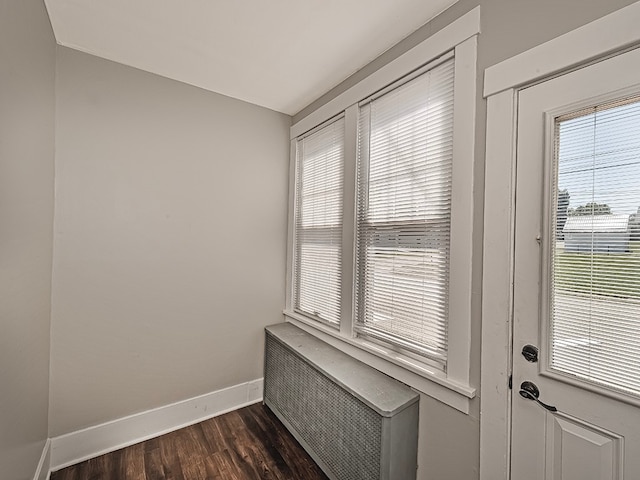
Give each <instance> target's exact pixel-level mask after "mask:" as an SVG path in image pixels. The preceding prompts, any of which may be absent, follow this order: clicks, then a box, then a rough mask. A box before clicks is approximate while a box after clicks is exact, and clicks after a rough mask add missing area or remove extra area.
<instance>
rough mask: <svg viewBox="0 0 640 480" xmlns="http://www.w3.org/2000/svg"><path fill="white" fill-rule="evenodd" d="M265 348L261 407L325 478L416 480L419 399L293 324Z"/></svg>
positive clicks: (273, 330) (273, 334)
mask: <svg viewBox="0 0 640 480" xmlns="http://www.w3.org/2000/svg"><path fill="white" fill-rule="evenodd" d="M265 341H266V346H265V376H264V377H265V381H264V402H265V404H266V405H267V406H268V407H269V408H270V409H271V410H272V411H273V412H274V413H275V414H276V416H277V417H278V418H279V419H280V420H281V421H282V423H283V424H284V425H285V426H286V427H287V428H288V429H289V431H291V433H292V434H293V435H294V436H295V437H296V439H297V440H298V441H299V442H300V444H301V445H302V446H303V447H304V448H305V450H306V451H307V452H308V453H309V454H310V455H311V456H312V457H313V459H314V460H315V461H316V463H317V464H318V465H319V466H320V468H322V470H323V471H324V472H325V473H326V474H327V476H328V477H329V478H331V479H332V480H400V479H402V480H412V479H415V478H416V466H417V443H418V405H419V395H418V394H417V393H415V392H414V391H412V390H411V389H410V388H408V387H407V386H406V385H404V384H402V383H400V382H397V381H396V380H393V379H392V378H390V377H388V376H386V375H384V374H382V373H380V372H379V371H377V370H374V369H373V368H371V367H369V366H367V365H365V364H363V363H362V362H360V361H358V360H355V359H354V358H352V357H350V356H348V355H346V354H344V353H343V352H341V351H339V350H337V349H336V348H334V347H332V346H330V345H328V344H326V343H325V342H322V341H321V340H319V339H317V338H316V337H314V336H312V335H310V334H309V333H307V332H305V331H304V330H301V329H300V328H298V327H296V326H294V325H292V324H290V323H282V324H278V325H273V326H270V327H267V328H266V340H265Z"/></svg>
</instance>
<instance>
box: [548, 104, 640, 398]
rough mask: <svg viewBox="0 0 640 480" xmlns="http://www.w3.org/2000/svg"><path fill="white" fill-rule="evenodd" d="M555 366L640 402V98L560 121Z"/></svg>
mask: <svg viewBox="0 0 640 480" xmlns="http://www.w3.org/2000/svg"><path fill="white" fill-rule="evenodd" d="M555 142H556V154H555V156H556V158H555V165H556V166H555V169H556V182H557V183H556V185H555V188H554V190H553V192H554V196H555V202H554V205H555V208H554V211H555V215H554V218H553V222H554V225H555V231H556V238H555V241H554V242H552V243H553V252H552V270H551V271H552V282H551V325H550V343H551V356H550V367H551V368H552V369H555V370H558V371H560V372H562V373H565V374H567V375H570V376H573V377H575V378H577V379H579V380H582V381H586V382H590V383H594V384H597V385H600V386H604V387H607V388H610V389H614V390H618V391H621V392H624V393H628V394H632V395H636V396H640V361H639V359H640V236H639V235H640V215H639V214H640V97H636V98H631V99H625V100H622V101H618V102H613V103H608V104H605V105H600V106H597V107H594V108H589V109H585V110H582V111H580V112H576V113H573V114H571V115H566V116H563V117H559V118H557V119H556V124H555Z"/></svg>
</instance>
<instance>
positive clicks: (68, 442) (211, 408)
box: [36, 378, 263, 480]
mask: <svg viewBox="0 0 640 480" xmlns="http://www.w3.org/2000/svg"><path fill="white" fill-rule="evenodd" d="M262 382H263V381H262V379H261V378H259V379H257V380H252V381H250V382H245V383H241V384H239V385H234V386H233V387H229V388H224V389H222V390H217V391H215V392H211V393H206V394H204V395H200V396H198V397H194V398H190V399H188V400H183V401H180V402H176V403H173V404H171V405H166V406H163V407H159V408H154V409H152V410H147V411H146V412H141V413H136V414H135V415H130V416H127V417H123V418H119V419H117V420H112V421H110V422H107V423H103V424H101V425H96V426H93V427H89V428H85V429H83V430H78V431H76V432H71V433H67V434H65V435H61V436H59V437H54V438H52V439H51V449H50V450H51V462H50V463H51V468H50V470H51V471H56V470H60V469H61V468H65V467H68V466H69V465H74V464H76V463H79V462H82V461H84V460H88V459H89V458H94V457H97V456H99V455H103V454H105V453H109V452H113V451H115V450H118V449H120V448H123V447H127V446H129V445H133V444H136V443H139V442H142V441H144V440H148V439H150V438H153V437H157V436H159V435H164V434H165V433H169V432H172V431H174V430H178V429H180V428H183V427H186V426H189V425H193V424H194V423H198V422H201V421H203V420H206V419H208V418H212V417H215V416H217V415H221V414H223V413H227V412H230V411H233V410H236V409H238V408H242V407H245V406H247V405H251V404H253V403H256V402H259V401H260V400H262V384H263V383H262ZM47 443H48V442H47ZM36 480H41V479H39V478H38V479H36Z"/></svg>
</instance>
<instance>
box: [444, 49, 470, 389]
mask: <svg viewBox="0 0 640 480" xmlns="http://www.w3.org/2000/svg"><path fill="white" fill-rule="evenodd" d="M476 44H477V38H476V37H471V38H469V39H468V40H466V41H464V42H463V43H461V44H460V45H458V46H457V47H456V53H455V75H454V107H453V109H454V110H453V111H454V113H453V171H452V186H451V188H452V192H453V193H452V197H451V237H450V238H451V247H450V251H449V255H450V257H449V258H450V262H449V263H450V266H449V275H450V276H449V285H450V289H451V290H450V292H449V319H448V329H449V331H448V337H449V339H450V340H451V341H449V343H448V361H447V376H448V377H449V378H451V379H452V380H455V381H457V382H461V383H464V384H468V383H469V373H470V372H469V370H470V365H469V363H470V362H469V359H470V355H471V287H472V273H471V272H472V262H473V218H474V217H473V177H474V156H473V154H474V148H475V141H474V139H475V114H476Z"/></svg>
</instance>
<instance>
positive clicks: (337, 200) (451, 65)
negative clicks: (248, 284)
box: [284, 9, 479, 412]
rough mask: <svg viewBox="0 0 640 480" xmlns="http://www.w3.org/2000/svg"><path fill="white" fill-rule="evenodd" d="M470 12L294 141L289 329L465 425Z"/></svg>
mask: <svg viewBox="0 0 640 480" xmlns="http://www.w3.org/2000/svg"><path fill="white" fill-rule="evenodd" d="M478 28H479V10H477V9H476V10H474V11H472V12H469V14H467V15H465V16H463V17H462V18H461V19H459V20H458V21H456V22H454V23H453V24H451V25H450V26H448V27H445V29H443V30H442V31H441V32H439V34H438V35H436V36H434V37H433V38H431V39H427V40H425V41H424V42H423V43H421V44H419V45H417V46H416V47H414V48H413V49H411V50H409V51H408V52H406V53H405V54H404V55H402V56H401V57H398V58H397V59H396V60H394V61H393V62H391V63H389V64H388V65H386V66H385V67H384V68H381V69H380V70H378V71H376V72H374V73H373V74H371V75H370V76H369V77H367V78H365V79H364V80H362V81H361V82H360V83H358V84H356V85H354V86H352V87H351V88H349V89H348V90H346V91H345V92H343V93H342V94H341V95H339V96H338V97H336V98H335V99H333V100H331V101H330V102H328V103H327V104H325V105H323V106H321V107H320V108H319V109H318V110H316V111H314V112H313V113H311V114H310V115H308V116H307V117H305V118H303V119H301V120H300V121H299V122H297V123H296V124H294V125H293V126H292V127H291V145H292V148H291V152H292V169H291V177H290V182H291V189H290V191H291V198H290V201H291V206H292V208H291V210H290V217H289V234H290V244H289V251H288V268H287V271H288V288H287V299H286V306H285V311H284V313H285V315H286V318H287V319H288V321H291V322H293V323H295V324H296V325H298V326H300V327H301V328H303V329H305V330H306V331H308V332H310V333H312V334H314V335H317V336H318V337H320V338H321V339H323V340H325V341H327V342H329V343H330V344H332V345H334V346H335V347H337V348H339V349H342V350H343V351H344V352H347V353H348V354H350V355H352V356H354V357H356V358H358V359H360V360H362V361H365V362H367V363H369V364H370V365H372V366H374V367H375V368H377V369H379V370H381V371H383V372H384V373H387V374H388V375H390V376H392V377H395V378H398V379H400V380H401V381H403V382H405V383H407V384H409V385H411V386H412V387H414V388H416V389H418V390H420V391H422V392H425V393H428V394H429V395H431V396H433V397H434V398H437V399H438V400H441V401H443V402H445V403H447V404H448V405H450V406H452V407H454V408H457V409H459V410H461V411H463V412H468V408H469V399H470V398H473V397H474V396H475V389H474V388H473V387H472V386H470V385H469V372H470V360H469V359H470V344H471V342H470V336H471V292H472V264H473V261H472V260H473V258H472V251H473V249H472V244H473V241H472V239H473V228H472V227H473V168H474V162H473V154H474V135H475V125H474V122H475V105H476V100H477V99H476V94H475V92H476V90H475V89H476V45H477V37H476V35H477V33H478Z"/></svg>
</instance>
